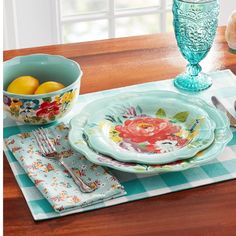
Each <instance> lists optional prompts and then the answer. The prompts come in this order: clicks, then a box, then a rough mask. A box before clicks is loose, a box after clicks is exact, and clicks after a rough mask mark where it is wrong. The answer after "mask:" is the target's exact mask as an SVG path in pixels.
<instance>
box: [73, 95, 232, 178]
mask: <svg viewBox="0 0 236 236" xmlns="http://www.w3.org/2000/svg"><path fill="white" fill-rule="evenodd" d="M152 93H154V94H155V93H158V91H152ZM140 95H142V93H140V92H137V93H132V94H121V95H119V98H120V99H121V98H122V99H126V98H132V97H133V96H140ZM181 96H182V97H184V98H185V99H190V100H194V101H195V103H196V104H198V106H199V107H201V108H203V109H205V110H206V112H207V113H208V115H209V117H210V118H211V119H213V120H214V121H215V124H216V128H215V139H214V141H213V143H212V144H211V145H210V146H209V147H208V148H207V149H205V150H203V151H201V152H199V153H198V154H196V155H195V156H194V157H192V158H189V159H185V160H180V161H175V162H172V163H169V164H157V165H147V164H139V163H129V162H122V161H117V160H115V159H113V158H111V157H109V156H105V155H103V154H100V153H98V152H96V151H94V150H93V149H92V148H91V147H90V146H89V144H88V143H87V141H86V135H84V129H83V127H84V126H85V124H86V123H87V120H88V118H89V116H90V114H91V113H92V112H93V111H94V109H95V108H96V107H97V104H98V103H99V104H100V105H104V106H105V105H106V103H107V99H115V98H116V97H117V96H109V97H108V98H103V99H100V100H98V101H95V102H92V103H90V104H88V105H87V106H86V107H85V108H84V109H83V110H82V111H81V112H80V113H79V114H77V115H76V116H75V117H74V118H73V119H72V120H71V122H70V125H71V129H70V132H69V142H70V144H71V146H72V147H73V148H74V149H75V150H77V151H78V152H80V153H82V154H83V155H84V156H85V157H86V158H87V159H88V160H90V161H91V162H93V163H95V164H98V165H102V166H107V167H110V168H113V169H116V170H119V171H124V172H130V173H137V174H151V173H162V172H171V171H182V170H185V169H188V168H191V167H194V166H196V165H201V164H204V163H206V162H209V161H211V160H212V159H214V158H216V157H217V156H218V155H219V154H220V153H222V152H223V150H224V147H225V146H226V145H227V143H228V142H229V141H230V140H231V138H232V133H231V131H230V128H229V121H228V119H227V117H226V116H225V115H224V114H223V113H221V112H219V111H217V110H216V109H215V108H214V107H211V106H209V105H208V104H207V103H206V102H204V101H203V100H201V99H198V98H191V97H187V96H185V95H181Z"/></svg>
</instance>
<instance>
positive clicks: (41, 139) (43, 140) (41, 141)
mask: <svg viewBox="0 0 236 236" xmlns="http://www.w3.org/2000/svg"><path fill="white" fill-rule="evenodd" d="M33 135H34V137H35V139H36V142H37V144H38V146H39V148H40V149H41V152H42V154H44V155H47V154H50V153H54V152H56V149H55V147H54V146H53V144H52V142H51V140H50V139H49V137H48V134H47V132H46V130H45V129H43V128H39V129H37V130H35V131H33Z"/></svg>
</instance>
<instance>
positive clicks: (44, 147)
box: [33, 128, 97, 193]
mask: <svg viewBox="0 0 236 236" xmlns="http://www.w3.org/2000/svg"><path fill="white" fill-rule="evenodd" d="M33 135H34V137H35V139H36V142H37V144H38V146H39V148H40V151H41V153H42V155H43V156H44V157H47V158H49V159H55V160H57V161H59V162H60V163H61V165H62V166H63V167H64V168H65V169H66V170H67V171H68V172H69V173H70V175H71V177H72V178H73V180H74V181H75V183H76V184H77V185H78V186H79V188H80V190H81V192H84V193H90V192H93V191H94V190H95V189H97V185H95V184H94V183H93V184H90V185H89V184H86V183H84V181H83V180H82V179H81V178H80V177H79V176H77V175H75V174H74V173H73V171H72V170H71V169H70V167H69V166H68V165H67V164H66V163H65V162H64V161H63V155H62V154H61V153H58V152H57V150H56V148H55V147H54V145H53V143H52V142H51V140H50V139H49V137H48V135H47V131H46V130H45V129H43V128H39V129H37V130H36V131H33Z"/></svg>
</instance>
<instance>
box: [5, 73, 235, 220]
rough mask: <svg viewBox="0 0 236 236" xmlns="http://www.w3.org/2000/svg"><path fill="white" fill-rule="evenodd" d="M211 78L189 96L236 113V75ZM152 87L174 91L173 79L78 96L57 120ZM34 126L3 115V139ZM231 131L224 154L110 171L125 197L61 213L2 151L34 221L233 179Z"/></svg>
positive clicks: (14, 161) (66, 119) (228, 74)
mask: <svg viewBox="0 0 236 236" xmlns="http://www.w3.org/2000/svg"><path fill="white" fill-rule="evenodd" d="M212 77H213V85H212V87H211V88H210V89H208V90H206V91H203V92H201V93H198V94H196V95H192V96H199V97H201V98H203V99H204V100H206V101H208V102H209V103H210V98H211V96H212V95H215V96H217V97H218V98H219V99H220V100H221V101H222V102H223V103H224V105H225V106H226V107H227V108H228V109H229V111H230V112H232V114H235V111H234V109H233V102H234V101H235V100H236V76H235V75H234V74H233V73H232V72H231V71H230V70H224V71H217V72H214V73H212ZM155 88H156V89H160V90H170V91H176V89H175V87H174V86H173V81H172V80H165V81H160V82H152V83H145V84H139V85H134V86H129V87H124V88H119V89H113V90H106V91H102V92H97V93H90V94H86V95H81V96H80V97H79V99H78V103H77V105H76V107H75V109H74V110H73V111H74V112H71V113H70V114H68V115H67V116H66V117H65V118H64V119H62V120H60V122H61V121H63V122H69V120H70V119H71V117H73V116H74V115H75V114H76V113H77V112H78V111H79V110H80V109H81V108H82V107H83V106H84V105H86V104H87V103H88V102H91V101H92V100H97V99H99V98H102V97H104V96H109V95H111V94H113V95H114V94H119V93H120V92H128V91H148V90H150V89H152V90H153V89H155ZM54 124H55V123H54ZM52 125H53V124H52ZM34 128H36V126H27V125H22V124H20V123H16V122H14V121H12V120H10V119H9V118H7V117H6V116H4V132H3V134H4V138H7V137H9V136H11V135H13V134H17V133H21V132H27V131H32V130H33V129H34ZM232 132H233V139H232V140H231V142H230V143H229V144H228V146H227V147H226V149H225V150H224V152H223V154H222V155H220V156H219V157H218V158H217V159H215V160H214V161H212V162H210V163H207V164H205V165H202V166H199V167H195V168H192V169H188V170H185V171H181V172H172V173H165V174H159V175H149V176H147V175H136V174H130V173H124V172H120V171H115V170H111V172H112V173H113V174H114V175H115V176H116V177H117V178H118V180H119V181H120V182H121V184H122V185H123V186H124V187H125V190H126V191H127V195H126V196H122V197H119V198H116V199H112V200H109V201H106V202H103V203H98V204H96V205H92V206H88V207H84V208H81V209H76V210H72V211H70V212H64V213H56V212H55V211H54V210H53V209H52V207H51V205H50V204H49V203H48V201H47V200H46V199H45V198H44V197H43V196H42V194H41V193H40V192H39V191H38V189H37V188H36V187H35V185H34V184H33V182H32V181H31V180H30V179H29V177H28V176H27V175H26V173H25V172H24V170H23V169H22V168H21V166H20V165H19V163H18V162H17V161H16V159H15V158H14V156H13V155H12V153H11V152H10V151H9V150H7V149H6V147H4V152H5V154H6V157H7V160H8V161H9V163H10V166H11V169H12V172H13V174H14V176H15V178H16V180H17V183H18V185H19V187H20V189H21V191H22V193H23V195H24V197H25V200H26V203H27V205H28V207H29V209H30V211H31V213H32V216H33V218H34V220H45V219H50V218H55V217H60V216H64V215H69V214H74V213H78V212H84V211H90V210H93V209H98V208H103V207H107V206H112V205H117V204H120V203H125V202H129V201H133V200H137V199H143V198H147V197H152V196H157V195H161V194H166V193H171V192H175V191H180V190H184V189H190V188H194V187H198V186H202V185H207V184H212V183H217V182H220V181H224V180H229V179H234V178H236V129H234V130H233V129H232Z"/></svg>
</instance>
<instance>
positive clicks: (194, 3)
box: [172, 0, 219, 92]
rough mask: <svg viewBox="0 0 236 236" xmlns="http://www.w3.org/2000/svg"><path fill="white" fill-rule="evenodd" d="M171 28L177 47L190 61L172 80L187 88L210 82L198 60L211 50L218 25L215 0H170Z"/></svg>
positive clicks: (205, 87)
mask: <svg viewBox="0 0 236 236" xmlns="http://www.w3.org/2000/svg"><path fill="white" fill-rule="evenodd" d="M172 11H173V16H174V21H173V24H174V30H175V37H176V40H177V44H178V47H179V49H180V51H181V53H182V55H183V56H184V58H185V59H186V60H187V61H188V62H189V64H188V65H187V71H186V72H185V73H184V74H180V75H178V76H177V77H176V78H175V80H174V84H175V86H176V87H177V88H180V89H184V90H187V91H193V92H196V91H201V90H204V89H207V88H208V87H210V86H211V84H212V80H211V78H210V76H209V75H207V74H204V73H202V72H201V70H202V68H201V66H200V65H199V64H198V63H199V62H200V61H201V60H202V59H203V58H204V57H205V56H206V55H207V53H208V51H209V50H210V48H211V46H212V43H213V40H214V37H215V34H216V29H217V23H218V19H217V18H218V14H219V3H218V0H173V8H172Z"/></svg>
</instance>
